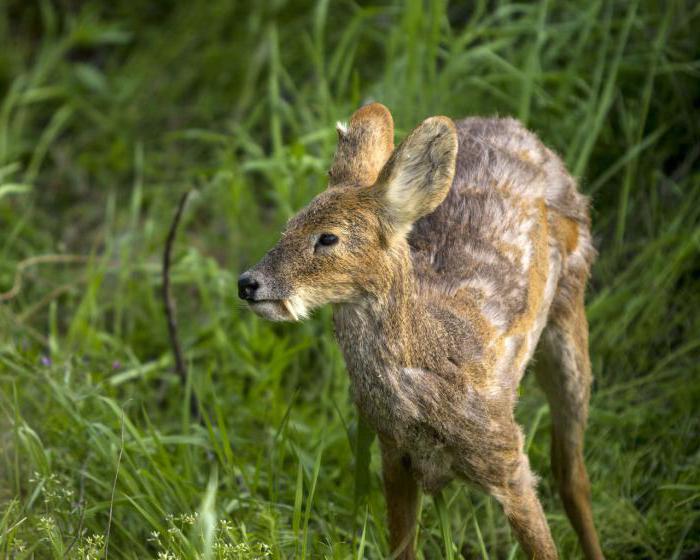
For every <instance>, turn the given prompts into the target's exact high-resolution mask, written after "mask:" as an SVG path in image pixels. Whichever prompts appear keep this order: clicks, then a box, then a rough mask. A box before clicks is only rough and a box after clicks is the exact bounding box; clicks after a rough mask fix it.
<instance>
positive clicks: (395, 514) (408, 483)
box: [380, 442, 418, 560]
mask: <svg viewBox="0 0 700 560" xmlns="http://www.w3.org/2000/svg"><path fill="white" fill-rule="evenodd" d="M380 445H381V450H382V471H383V473H382V474H383V477H384V495H385V497H386V507H387V513H388V517H389V543H390V546H391V552H392V558H396V559H397V560H413V559H414V558H415V553H414V550H413V540H414V535H415V529H416V514H417V508H418V485H417V483H416V481H415V479H414V478H413V475H412V474H411V472H410V468H411V465H410V458H409V457H408V456H407V455H406V456H402V455H401V453H400V452H399V451H398V450H397V449H395V448H394V447H393V446H392V445H390V444H387V443H384V442H380Z"/></svg>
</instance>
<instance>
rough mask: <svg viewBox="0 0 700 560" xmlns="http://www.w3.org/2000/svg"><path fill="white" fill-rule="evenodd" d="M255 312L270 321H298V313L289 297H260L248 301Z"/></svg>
mask: <svg viewBox="0 0 700 560" xmlns="http://www.w3.org/2000/svg"><path fill="white" fill-rule="evenodd" d="M248 305H250V308H251V309H252V310H253V312H254V313H255V314H256V315H258V316H260V317H262V318H263V319H267V320H268V321H297V320H299V317H298V315H297V314H296V313H295V311H294V308H293V307H292V305H291V304H290V303H289V300H287V299H259V300H251V301H249V302H248Z"/></svg>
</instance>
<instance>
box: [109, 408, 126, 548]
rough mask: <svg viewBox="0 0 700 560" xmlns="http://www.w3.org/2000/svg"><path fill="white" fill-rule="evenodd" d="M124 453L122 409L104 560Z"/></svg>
mask: <svg viewBox="0 0 700 560" xmlns="http://www.w3.org/2000/svg"><path fill="white" fill-rule="evenodd" d="M123 452H124V409H123V408H122V430H121V441H120V444H119V455H118V456H117V470H116V471H115V473H114V482H113V483H112V497H111V498H110V500H109V519H108V520H107V532H106V534H105V560H107V554H108V553H109V533H110V531H111V529H112V511H113V508H114V494H115V493H116V491H117V479H118V478H119V465H121V463H122V453H123Z"/></svg>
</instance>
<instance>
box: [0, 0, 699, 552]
mask: <svg viewBox="0 0 700 560" xmlns="http://www.w3.org/2000/svg"><path fill="white" fill-rule="evenodd" d="M56 4H60V5H65V6H70V8H68V9H62V10H57V9H56V7H55V6H56ZM699 27H700V5H698V4H697V3H694V2H689V1H686V2H683V1H679V0H670V1H668V2H664V3H661V2H653V1H651V0H641V1H639V2H622V1H619V2H603V1H602V0H598V1H596V0H593V1H592V2H589V3H581V2H575V1H573V0H571V1H561V2H547V1H544V0H543V1H541V2H533V3H521V4H510V3H506V2H497V1H493V2H485V1H481V2H479V1H477V2H475V3H474V4H473V6H472V7H471V8H463V7H460V6H458V5H454V6H445V5H444V4H443V3H441V2H431V3H424V2H419V1H407V2H405V3H398V2H397V3H387V4H382V5H379V6H374V7H370V6H363V5H358V4H356V3H353V2H332V3H331V2H328V1H321V2H317V3H315V4H313V5H309V4H307V3H303V2H297V1H291V0H290V1H285V0H279V1H276V2H257V3H251V4H250V5H248V4H247V3H233V2H229V1H228V0H210V1H208V2H192V3H191V2H178V3H176V2H168V3H144V5H140V6H139V8H138V9H135V8H134V5H133V3H131V2H126V1H123V0H122V1H116V2H111V3H109V4H108V3H102V2H98V1H97V0H88V1H86V2H80V3H78V2H70V3H69V2H66V3H53V2H50V1H49V0H43V1H40V0H37V1H22V0H6V2H5V3H2V4H0V291H3V292H4V291H7V290H10V289H11V287H12V285H13V282H14V279H15V274H16V271H17V270H18V269H19V270H21V271H22V280H23V281H22V284H21V287H20V289H19V291H18V292H17V293H15V294H13V297H11V298H7V300H6V301H2V302H0V551H1V552H0V555H2V556H4V557H10V558H63V557H68V558H96V557H104V556H107V555H108V556H109V557H112V558H148V557H156V556H159V555H160V557H162V558H174V557H176V558H266V557H270V558H289V557H295V558H365V557H366V558H383V557H386V555H387V552H388V549H387V539H386V533H385V523H384V513H385V512H384V504H383V499H382V496H381V484H380V473H379V458H378V453H377V449H376V444H372V442H371V434H369V433H368V432H367V429H366V428H365V427H364V426H363V425H362V424H359V425H358V418H357V414H356V412H355V410H354V409H353V407H352V405H351V402H350V399H349V395H348V380H347V375H346V373H345V369H344V365H343V362H342V358H341V355H340V352H339V350H338V349H337V347H336V346H335V343H334V342H333V340H332V328H331V322H330V312H329V310H322V311H321V312H319V313H317V314H316V315H315V317H314V318H313V319H312V320H310V321H308V322H306V323H303V324H295V325H277V324H274V325H273V324H269V323H266V322H263V321H261V320H258V319H256V318H255V317H254V316H253V315H252V314H251V313H250V312H248V311H247V310H246V309H244V308H243V307H242V306H240V305H239V304H238V303H237V302H236V301H235V288H234V286H235V279H236V277H237V275H238V273H239V272H240V271H241V270H244V269H245V268H246V267H247V266H248V265H250V264H251V263H253V262H255V261H256V259H258V258H259V257H260V256H261V255H262V254H263V253H264V251H265V249H266V248H268V247H269V246H270V245H271V244H272V243H273V242H274V241H275V239H276V237H277V235H278V233H279V231H280V228H281V227H282V225H283V224H284V222H285V220H286V219H287V218H288V217H289V216H290V215H291V214H292V213H293V212H294V211H295V210H296V209H298V208H300V207H301V206H303V205H304V204H305V202H306V201H308V200H309V199H310V198H311V197H312V196H313V195H314V194H315V193H317V192H319V191H320V190H321V189H323V188H324V173H325V170H326V168H327V166H328V163H329V159H330V157H331V155H332V153H333V149H334V140H335V131H334V123H335V121H336V120H340V119H345V118H347V116H348V115H349V114H350V113H351V111H352V110H353V109H354V108H356V107H357V106H358V105H359V104H361V103H362V102H363V101H364V100H367V99H370V98H372V99H377V100H380V101H382V102H383V103H385V104H386V105H388V106H389V107H390V108H391V109H392V111H393V113H394V116H395V119H396V123H397V132H398V135H399V137H402V136H403V135H404V134H405V133H406V132H407V131H408V130H410V128H411V127H412V126H414V125H415V124H416V123H417V122H419V120H420V119H422V118H424V117H426V116H428V115H433V114H447V115H449V116H452V117H455V118H458V117H461V116H465V115H469V114H483V115H491V114H494V113H499V114H512V115H515V116H518V117H520V118H521V119H523V120H524V121H525V122H526V123H527V125H528V126H529V127H531V128H532V129H533V130H535V131H536V132H537V133H538V134H540V136H541V137H542V138H543V139H544V140H545V142H546V143H547V144H549V145H550V146H552V147H554V148H555V149H556V150H557V151H558V152H559V153H561V154H562V156H563V157H564V158H565V160H566V162H567V164H568V165H569V167H570V169H571V170H572V171H573V172H574V173H575V174H576V175H577V176H578V177H579V178H580V181H581V185H582V189H583V190H584V191H585V192H587V193H589V194H590V195H591V196H592V197H593V205H594V212H593V220H594V230H595V238H596V243H597V247H598V249H599V251H600V258H599V260H598V262H597V264H596V266H595V268H594V272H593V278H592V280H591V288H590V290H589V306H588V309H589V319H590V322H591V355H592V361H593V366H594V374H595V378H596V382H595V387H594V393H593V397H592V403H591V419H590V425H589V430H588V436H587V448H586V462H587V465H588V468H589V472H590V476H591V479H592V484H593V503H594V510H595V517H596V520H597V524H598V528H599V532H600V535H601V539H602V544H603V548H604V550H605V551H606V553H607V555H608V558H612V559H614V558H654V559H669V558H672V559H677V558H684V557H686V558H690V557H692V556H693V554H697V553H698V547H700V415H699V414H698V409H699V408H700V406H699V405H700V367H699V365H698V364H699V363H700V316H699V314H698V309H699V308H700V258H699V252H700V251H699V249H700V171H699V169H700V166H699V165H698V162H699V161H700V111H699V110H698V107H700V79H699V78H700V43H698V40H697V29H698V28H699ZM189 188H194V189H196V196H195V197H193V199H192V200H191V202H190V204H189V206H188V209H187V211H186V214H185V217H184V223H183V224H182V228H181V230H180V234H179V236H178V240H177V246H176V251H175V265H174V270H173V274H172V281H173V284H174V290H175V296H176V299H177V302H178V317H179V323H180V329H181V337H182V342H183V347H184V350H185V354H186V359H187V362H188V366H189V372H190V379H189V382H188V384H187V387H182V386H180V383H179V380H178V378H177V376H176V375H175V374H174V373H173V362H172V357H171V354H170V351H169V346H168V343H167V329H166V323H165V317H164V313H163V309H162V305H161V301H160V293H159V289H160V259H161V253H162V246H163V241H164V239H165V236H166V233H167V229H168V226H169V223H170V220H171V217H172V214H173V212H174V209H175V206H176V204H177V201H178V199H179V196H180V194H181V193H182V192H183V191H184V190H185V189H189ZM47 255H48V256H47ZM74 256H77V257H75V258H74ZM37 257H41V258H37ZM32 258H34V260H31V261H28V260H27V259H32ZM190 391H193V392H194V394H195V395H196V397H197V399H198V401H199V403H200V405H201V408H202V410H203V411H204V418H203V422H202V424H199V423H197V422H194V421H193V419H192V418H190V413H189V407H188V405H187V403H188V399H187V394H188V393H189V392H190ZM544 403H545V401H544V397H543V395H542V393H541V392H540V391H539V389H538V388H537V387H536V385H535V383H534V382H533V380H532V379H531V376H528V378H526V381H525V383H524V385H523V388H522V398H521V402H520V404H519V407H518V417H519V418H520V420H521V422H522V424H523V426H524V430H525V433H526V435H527V441H528V446H529V454H530V457H531V463H532V464H533V466H534V468H535V469H536V471H537V472H538V473H540V475H541V477H542V481H541V484H540V494H541V496H542V499H543V502H544V507H545V510H546V512H547V515H548V519H549V522H550V525H551V527H552V531H553V533H554V538H555V540H556V542H557V545H558V547H559V550H560V553H561V556H562V558H578V557H580V553H579V551H578V549H577V545H576V540H575V537H574V534H573V531H572V530H571V528H570V526H569V524H568V522H567V520H566V518H565V515H564V513H563V509H562V507H561V504H560V502H559V500H558V498H557V497H556V493H555V491H554V488H553V484H552V479H551V475H550V472H549V467H548V465H549V458H548V457H549V452H548V449H549V443H548V435H549V414H548V412H547V409H546V407H545V406H544ZM438 506H439V507H438V508H437V509H436V504H435V502H434V501H433V500H431V499H428V498H425V499H423V501H422V505H421V517H420V531H419V534H418V537H417V539H418V544H419V546H420V549H421V550H422V554H423V557H424V558H442V557H445V554H446V550H449V551H450V555H452V556H453V557H455V558H459V557H460V555H461V556H463V557H465V558H474V557H476V558H480V557H482V556H486V555H488V557H490V558H492V559H495V558H518V557H520V554H521V553H520V552H519V551H518V549H517V547H516V546H515V544H514V540H513V538H512V537H511V535H510V532H509V530H508V528H507V524H506V522H505V519H504V517H503V515H502V513H501V511H500V509H499V507H498V505H497V504H496V503H495V502H494V501H493V500H491V499H489V498H486V497H485V496H483V495H482V494H480V493H479V492H477V491H474V490H470V489H468V488H467V487H466V486H464V485H459V484H454V485H451V486H449V487H448V488H447V489H446V490H445V491H444V493H443V495H442V497H441V499H440V500H439V501H438ZM107 541H108V542H107ZM446 547H447V548H446ZM693 551H694V553H693Z"/></svg>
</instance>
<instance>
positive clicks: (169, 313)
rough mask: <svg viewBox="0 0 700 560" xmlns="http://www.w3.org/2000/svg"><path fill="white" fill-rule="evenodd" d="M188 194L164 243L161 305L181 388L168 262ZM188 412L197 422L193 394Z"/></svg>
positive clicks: (184, 374)
mask: <svg viewBox="0 0 700 560" xmlns="http://www.w3.org/2000/svg"><path fill="white" fill-rule="evenodd" d="M190 192H191V191H186V192H185V193H184V194H183V195H182V197H181V198H180V203H179V204H178V207H177V210H176V212H175V216H174V217H173V221H172V223H171V224H170V231H169V232H168V237H167V239H166V241H165V250H164V252H163V304H164V306H165V316H166V318H167V320H168V335H169V336H170V347H171V349H172V352H173V356H174V358H175V372H176V373H177V374H178V376H179V377H180V381H181V382H182V387H183V388H185V387H187V366H186V365H185V359H184V357H183V354H182V345H181V344H180V337H179V335H178V330H177V319H176V317H175V300H174V299H173V295H172V291H171V289H170V262H171V255H172V250H173V245H174V243H175V237H176V235H177V228H178V226H179V225H180V219H181V218H182V213H183V211H184V210H185V206H186V204H187V199H188V198H189V196H190ZM190 412H191V413H192V416H193V417H194V418H196V419H197V420H199V419H200V414H199V407H198V406H197V399H196V397H195V395H194V392H193V393H192V394H191V395H190Z"/></svg>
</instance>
